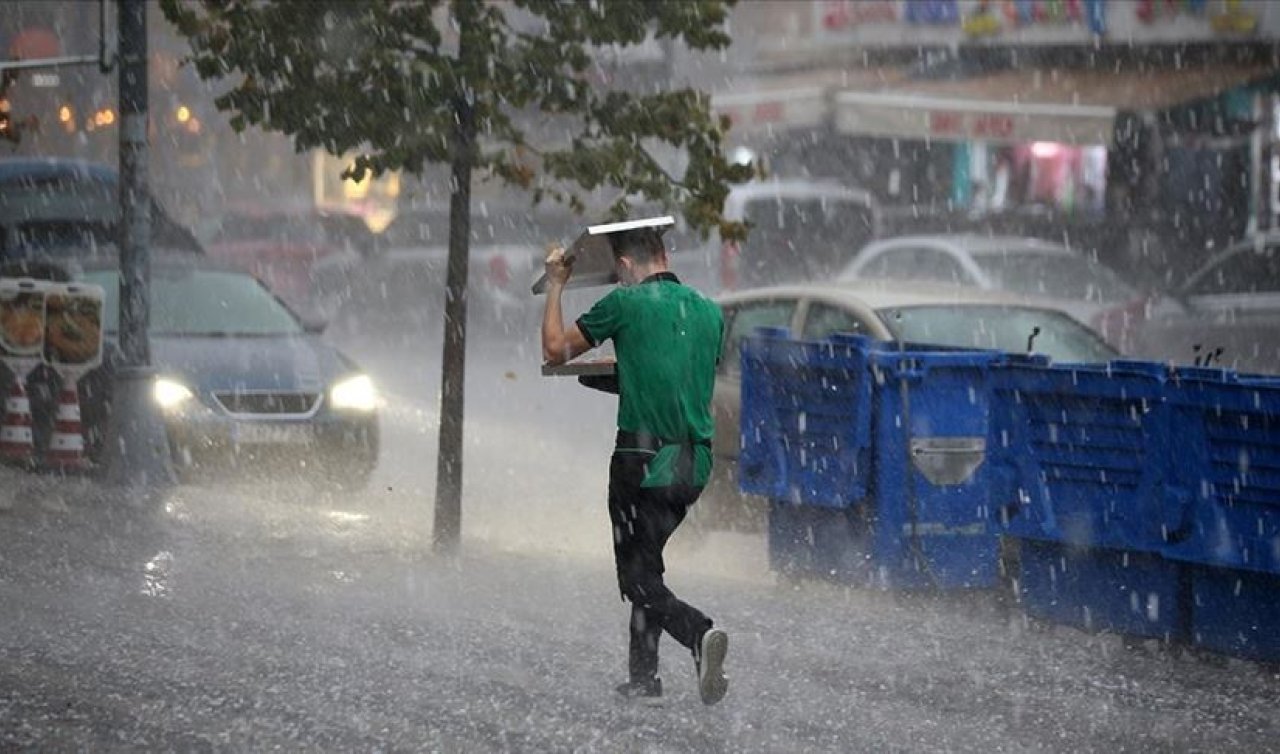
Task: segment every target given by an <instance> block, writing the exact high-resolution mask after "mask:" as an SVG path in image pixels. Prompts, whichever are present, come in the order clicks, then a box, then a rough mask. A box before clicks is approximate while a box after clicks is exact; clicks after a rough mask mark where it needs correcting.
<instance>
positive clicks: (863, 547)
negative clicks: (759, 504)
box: [768, 500, 875, 586]
mask: <svg viewBox="0 0 1280 754" xmlns="http://www.w3.org/2000/svg"><path fill="white" fill-rule="evenodd" d="M869 534H870V528H869V522H868V520H867V506H864V505H859V506H854V507H852V508H818V507H815V506H810V505H796V504H794V503H790V502H787V501H780V500H774V501H771V502H770V504H769V528H768V547H769V567H770V568H771V569H773V570H774V571H776V572H778V573H784V574H793V575H808V576H821V577H823V578H830V579H834V580H836V581H840V582H843V583H846V584H857V585H859V586H869V585H871V584H872V580H873V578H874V576H875V572H874V570H873V566H874V564H873V563H872V560H871V549H870V541H869V539H870V537H869Z"/></svg>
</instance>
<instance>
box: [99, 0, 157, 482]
mask: <svg viewBox="0 0 1280 754" xmlns="http://www.w3.org/2000/svg"><path fill="white" fill-rule="evenodd" d="M118 7H119V18H118V23H119V32H120V49H119V66H120V67H119V71H120V182H119V190H120V298H119V301H120V327H119V333H120V353H121V356H122V362H123V363H121V364H120V365H118V367H117V369H116V370H115V384H114V386H113V398H114V400H113V401H112V411H111V420H110V422H109V425H108V434H107V442H106V448H105V460H106V465H107V479H108V481H110V482H113V483H116V484H119V485H124V486H130V487H137V486H155V485H163V484H168V483H172V482H173V481H174V475H173V467H172V466H171V464H170V459H169V443H168V439H167V438H166V436H165V429H164V424H163V422H162V420H161V418H160V414H159V407H158V406H157V405H156V403H155V400H154V398H153V397H152V390H153V385H154V382H155V373H154V372H153V370H152V369H151V345H150V341H149V340H148V335H147V330H148V325H149V324H150V321H151V316H150V304H151V293H150V284H151V248H150V247H151V202H150V199H149V196H150V194H149V192H148V191H147V5H146V2H145V0H120V4H119V6H118Z"/></svg>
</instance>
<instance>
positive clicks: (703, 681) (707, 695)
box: [697, 628, 729, 704]
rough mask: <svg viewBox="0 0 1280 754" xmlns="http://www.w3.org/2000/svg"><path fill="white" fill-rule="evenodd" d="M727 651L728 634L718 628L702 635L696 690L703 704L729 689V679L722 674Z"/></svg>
mask: <svg viewBox="0 0 1280 754" xmlns="http://www.w3.org/2000/svg"><path fill="white" fill-rule="evenodd" d="M728 653H729V634H726V633H725V632H724V631H721V630H720V629H718V628H713V629H710V630H708V631H707V632H706V633H705V634H703V635H702V644H701V646H699V647H698V657H697V667H698V691H699V693H701V694H702V703H703V704H715V703H716V702H718V701H720V700H721V699H723V698H724V695H725V693H726V692H728V690H729V679H728V678H726V677H725V674H724V657H725V655H726V654H728Z"/></svg>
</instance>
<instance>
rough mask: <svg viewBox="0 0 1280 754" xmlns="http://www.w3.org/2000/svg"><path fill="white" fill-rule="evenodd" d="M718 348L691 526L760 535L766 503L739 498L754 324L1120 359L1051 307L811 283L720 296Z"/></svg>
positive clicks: (945, 291)
mask: <svg viewBox="0 0 1280 754" xmlns="http://www.w3.org/2000/svg"><path fill="white" fill-rule="evenodd" d="M718 303H719V304H720V308H721V310H722V311H723V312H724V318H725V338H724V347H723V349H724V350H723V351H722V353H721V356H720V366H719V367H718V372H717V374H716V386H715V395H714V397H713V399H712V404H711V405H712V412H713V415H714V417H715V435H714V437H713V439H712V444H711V449H712V453H713V454H714V457H715V464H714V466H713V467H712V478H711V482H710V484H709V485H708V487H707V491H706V493H705V494H704V495H703V502H701V503H699V505H698V506H696V507H695V509H694V512H693V516H694V521H695V522H697V524H698V525H699V526H702V527H705V528H711V529H745V530H759V529H760V528H761V527H762V526H763V525H764V511H765V506H764V504H763V501H760V500H754V499H752V498H749V497H745V496H743V495H741V494H740V493H739V492H738V483H737V479H738V452H739V450H740V447H741V438H740V436H739V435H740V431H741V430H740V427H739V423H740V421H741V411H742V395H741V386H740V383H741V364H740V360H741V357H740V345H741V343H742V339H743V338H745V337H747V336H748V335H751V334H752V333H753V332H754V331H755V330H756V328H759V327H785V328H788V330H789V331H790V332H791V333H792V334H793V335H794V336H795V337H798V338H802V339H805V340H819V339H823V338H826V337H829V336H830V335H832V334H834V333H856V334H860V335H866V336H867V337H870V338H873V339H876V340H883V341H894V340H901V341H905V342H912V343H927V344H934V345H941V346H952V347H957V348H985V349H997V350H1002V351H1011V352H1015V353H1025V352H1028V351H1030V352H1034V353H1039V354H1044V355H1047V356H1049V357H1050V358H1051V359H1052V360H1053V361H1055V362H1064V363H1102V362H1107V361H1110V360H1111V359H1114V358H1116V357H1117V356H1118V355H1119V354H1118V353H1117V352H1116V350H1115V349H1113V348H1112V347H1110V346H1109V345H1107V344H1106V343H1105V342H1103V340H1102V339H1101V338H1100V337H1099V336H1098V334H1097V333H1095V332H1094V331H1092V330H1090V329H1089V328H1087V327H1085V326H1084V325H1082V324H1080V323H1079V322H1077V321H1076V320H1075V319H1073V318H1072V317H1071V316H1069V315H1068V314H1066V313H1064V312H1062V311H1060V310H1059V309H1057V308H1055V307H1053V306H1051V305H1048V304H1043V303H1042V304H1036V303H1033V302H1029V300H1028V299H1026V298H1025V297H1021V296H1012V295H1009V294H1001V293H997V292H986V291H978V290H974V289H972V288H959V287H955V286H921V285H913V286H895V287H894V288H893V289H892V290H890V289H888V288H886V287H884V286H881V285H875V284H867V283H815V284H809V285H790V286H775V287H769V288H758V289H755V290H750V291H740V292H737V293H731V294H726V295H724V296H721V297H720V298H719V299H718Z"/></svg>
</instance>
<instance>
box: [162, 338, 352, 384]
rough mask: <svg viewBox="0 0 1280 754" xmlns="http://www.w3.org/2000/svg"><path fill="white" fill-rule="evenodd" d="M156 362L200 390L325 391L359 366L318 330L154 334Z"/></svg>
mask: <svg viewBox="0 0 1280 754" xmlns="http://www.w3.org/2000/svg"><path fill="white" fill-rule="evenodd" d="M151 351H152V362H153V364H154V365H155V367H156V369H157V371H158V372H159V373H160V374H161V375H163V376H170V377H175V378H178V379H181V380H182V381H184V382H185V383H186V384H188V385H190V386H191V387H194V388H197V389H198V390H200V391H201V392H205V393H209V392H214V391H224V390H280V391H299V392H320V391H323V390H324V389H325V388H326V387H327V386H329V385H331V384H333V382H334V381H335V380H336V379H338V378H340V377H342V376H343V375H346V374H350V373H352V372H354V371H356V366H355V364H354V363H353V362H352V361H351V360H350V359H348V358H347V357H346V356H344V355H343V354H342V353H340V352H339V351H338V350H337V349H335V348H334V347H333V346H330V345H328V344H327V343H325V342H324V341H323V340H322V339H321V338H320V337H319V336H315V335H298V336H282V337H169V336H152V338H151Z"/></svg>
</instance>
